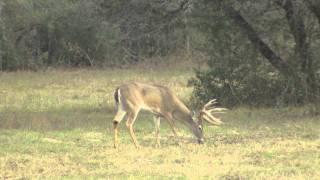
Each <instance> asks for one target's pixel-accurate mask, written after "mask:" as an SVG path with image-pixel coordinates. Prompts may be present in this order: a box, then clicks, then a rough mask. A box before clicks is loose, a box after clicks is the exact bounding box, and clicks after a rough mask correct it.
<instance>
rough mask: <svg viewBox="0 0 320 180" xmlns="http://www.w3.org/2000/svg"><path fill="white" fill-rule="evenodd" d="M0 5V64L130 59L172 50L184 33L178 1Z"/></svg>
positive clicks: (17, 0)
mask: <svg viewBox="0 0 320 180" xmlns="http://www.w3.org/2000/svg"><path fill="white" fill-rule="evenodd" d="M0 8H1V19H0V23H1V35H0V37H1V55H0V58H1V60H0V69H1V70H16V69H38V68H41V67H47V66H68V67H75V66H97V65H98V66H100V65H107V66H108V65H109V66H110V65H114V64H122V63H132V62H137V61H139V60H141V59H147V58H149V57H152V56H166V55H168V54H170V53H174V52H175V51H176V49H177V48H179V46H180V45H181V44H183V41H184V39H185V32H184V31H185V23H184V22H183V18H180V16H178V13H180V11H179V12H178V9H179V10H180V4H179V3H172V4H165V5H163V4H162V3H160V2H156V1H154V2H149V1H124V0H121V1H118V0H105V1H103V0H92V1H86V0H77V1H73V0H61V1H56V0H10V1H8V0H1V1H0ZM175 11H176V12H175ZM181 13H182V12H181Z"/></svg>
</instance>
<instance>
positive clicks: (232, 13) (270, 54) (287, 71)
mask: <svg viewBox="0 0 320 180" xmlns="http://www.w3.org/2000/svg"><path fill="white" fill-rule="evenodd" d="M223 10H224V12H225V14H226V15H227V16H228V17H230V18H231V19H232V20H233V21H234V22H235V23H236V25H237V26H238V27H240V29H241V30H243V32H244V33H245V34H246V35H247V36H248V38H249V40H250V41H251V43H252V44H253V45H254V46H255V47H256V48H257V49H258V50H259V51H260V53H261V54H262V55H263V56H264V57H265V58H266V59H267V60H268V61H269V62H270V64H271V65H272V66H273V67H275V68H276V69H277V70H278V71H279V72H280V73H282V74H283V75H285V76H287V77H290V76H291V77H292V76H294V77H296V76H297V74H296V72H295V70H294V69H293V68H292V67H291V66H290V65H289V64H288V62H287V61H285V60H283V59H282V58H281V57H280V56H279V55H277V54H276V53H275V52H274V51H273V50H272V49H271V48H270V47H269V46H268V45H267V44H266V43H265V42H264V41H263V40H262V39H261V38H260V36H259V34H258V33H257V32H256V31H255V30H254V29H253V27H252V26H251V25H250V24H249V23H248V21H247V20H246V19H245V18H244V17H243V16H242V15H241V14H240V12H238V11H236V10H235V9H234V8H233V7H232V6H228V5H223Z"/></svg>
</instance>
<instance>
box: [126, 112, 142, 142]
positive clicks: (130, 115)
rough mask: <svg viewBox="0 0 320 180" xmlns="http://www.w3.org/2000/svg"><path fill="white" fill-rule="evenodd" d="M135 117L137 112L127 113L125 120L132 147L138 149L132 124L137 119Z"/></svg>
mask: <svg viewBox="0 0 320 180" xmlns="http://www.w3.org/2000/svg"><path fill="white" fill-rule="evenodd" d="M137 115H138V111H135V112H130V113H128V119H127V123H126V125H127V128H128V129H129V133H130V136H131V139H132V141H133V143H134V145H135V146H136V148H139V147H140V145H139V143H138V141H137V138H136V136H135V134H134V131H133V124H134V122H135V120H136V118H137Z"/></svg>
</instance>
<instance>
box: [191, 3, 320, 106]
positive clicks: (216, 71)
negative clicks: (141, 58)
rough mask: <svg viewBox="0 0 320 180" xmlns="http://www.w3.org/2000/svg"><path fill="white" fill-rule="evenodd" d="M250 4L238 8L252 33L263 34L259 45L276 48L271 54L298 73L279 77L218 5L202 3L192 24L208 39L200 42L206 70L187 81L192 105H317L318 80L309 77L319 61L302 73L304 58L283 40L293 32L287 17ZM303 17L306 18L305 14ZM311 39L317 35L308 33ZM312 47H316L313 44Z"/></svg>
mask: <svg viewBox="0 0 320 180" xmlns="http://www.w3.org/2000/svg"><path fill="white" fill-rule="evenodd" d="M248 2H250V3H248V4H241V6H240V7H238V9H240V10H241V11H242V12H241V11H240V12H241V13H242V14H244V13H243V12H245V13H246V17H247V19H249V22H250V23H251V22H254V23H253V25H252V26H253V27H254V29H255V30H256V33H257V34H258V35H259V34H263V35H261V36H262V37H264V38H263V41H267V42H268V43H267V46H269V47H271V48H270V49H272V50H274V51H273V53H274V54H273V55H272V56H274V55H277V54H278V53H280V55H281V56H280V57H282V58H285V60H284V61H286V62H287V63H288V64H289V67H290V68H291V69H295V70H294V73H296V74H290V75H288V74H285V73H282V71H281V70H279V69H277V68H275V67H274V65H272V64H271V63H270V61H269V62H268V60H267V58H266V57H263V56H262V53H261V52H260V51H259V50H260V49H259V48H258V47H257V46H256V44H254V43H252V41H249V39H248V34H246V31H245V30H244V29H242V27H239V26H236V25H235V23H234V20H232V19H231V18H230V17H228V16H227V15H226V14H225V13H224V12H223V10H221V8H220V9H219V6H216V5H212V4H210V6H203V4H201V3H200V5H199V6H197V7H196V9H195V15H194V17H195V18H196V19H195V20H194V21H195V22H198V23H199V24H201V25H199V24H197V23H196V25H198V27H200V28H199V30H200V32H201V33H203V34H205V35H204V36H205V37H207V41H205V42H203V44H205V47H206V48H203V51H204V52H206V53H207V54H208V56H209V57H210V58H209V61H208V68H207V69H205V70H201V71H197V72H196V77H195V78H194V79H192V80H191V81H190V82H189V83H190V85H193V86H194V87H195V89H194V95H193V101H194V102H195V103H197V104H202V103H204V102H205V101H208V99H211V98H217V99H219V102H221V103H222V104H224V105H227V106H238V105H250V106H281V105H288V104H303V103H309V102H315V101H314V100H315V99H317V98H319V97H318V95H319V89H320V86H319V79H320V77H319V76H317V75H315V76H313V75H311V76H310V77H308V76H309V74H313V73H315V72H316V71H315V70H316V69H318V70H319V65H320V63H319V61H314V62H313V67H312V68H310V69H309V70H307V73H305V72H303V71H302V70H301V65H300V64H302V62H303V61H304V59H303V58H300V59H299V57H298V54H299V52H298V51H296V47H297V44H298V43H299V42H295V39H293V37H287V36H288V35H290V33H291V32H290V29H289V25H287V26H285V25H286V24H287V23H288V22H287V19H286V18H285V16H281V14H278V13H280V12H277V10H275V9H274V7H275V5H274V4H272V3H271V4H268V3H266V4H267V5H266V4H264V3H262V2H251V1H248ZM261 11H263V12H264V13H265V14H266V15H265V14H261ZM207 12H211V13H210V14H208V13H207ZM268 13H270V14H268ZM205 15H208V16H205ZM303 15H304V16H306V17H310V14H307V13H306V14H303ZM203 17H205V18H203ZM310 18H313V17H310ZM199 19H200V20H199ZM259 20H261V21H259ZM212 22H214V23H212ZM260 22H261V23H260ZM308 28H311V29H313V30H314V31H315V32H318V33H319V28H318V26H314V25H310V24H309V27H308ZM275 29H277V31H275ZM297 36H298V35H297ZM309 37H310V38H312V37H316V36H314V34H309ZM265 39H266V40H265ZM315 39H316V38H315ZM292 44H293V45H292ZM310 44H312V45H313V46H316V47H319V46H320V44H319V43H318V41H316V40H315V41H311V42H310ZM310 53H311V52H310ZM300 57H301V56H300ZM313 58H314V57H313ZM310 59H311V58H310ZM297 62H298V63H297ZM312 78H313V79H312ZM311 79H312V80H311Z"/></svg>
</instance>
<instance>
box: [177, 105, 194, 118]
mask: <svg viewBox="0 0 320 180" xmlns="http://www.w3.org/2000/svg"><path fill="white" fill-rule="evenodd" d="M174 116H175V118H176V119H180V120H189V119H192V115H191V111H190V110H189V108H188V107H187V106H186V105H185V104H183V103H182V102H179V103H177V107H176V109H175V111H174Z"/></svg>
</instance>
